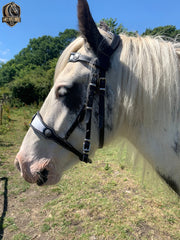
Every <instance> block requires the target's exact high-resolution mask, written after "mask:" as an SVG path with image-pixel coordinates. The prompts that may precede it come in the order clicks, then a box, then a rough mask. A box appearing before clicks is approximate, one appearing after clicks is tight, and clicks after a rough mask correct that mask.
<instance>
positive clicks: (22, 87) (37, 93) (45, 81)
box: [9, 67, 53, 104]
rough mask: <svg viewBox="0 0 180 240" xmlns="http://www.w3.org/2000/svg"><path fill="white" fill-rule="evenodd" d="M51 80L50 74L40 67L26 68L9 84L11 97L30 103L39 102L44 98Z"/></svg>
mask: <svg viewBox="0 0 180 240" xmlns="http://www.w3.org/2000/svg"><path fill="white" fill-rule="evenodd" d="M52 82H53V81H52V74H47V71H45V70H43V69H42V68H41V67H36V68H35V69H34V70H29V71H28V70H27V72H26V74H24V76H22V78H19V77H18V78H16V80H15V81H13V82H12V83H10V84H9V86H10V90H11V92H12V98H16V99H19V100H20V101H21V102H23V103H25V104H31V103H34V102H36V103H39V102H40V101H43V100H44V99H45V98H46V96H47V95H48V93H49V91H50V88H51V84H52Z"/></svg>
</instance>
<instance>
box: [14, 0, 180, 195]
mask: <svg viewBox="0 0 180 240" xmlns="http://www.w3.org/2000/svg"><path fill="white" fill-rule="evenodd" d="M77 9H78V21H79V30H80V33H81V35H80V36H79V37H77V39H75V40H74V41H73V42H72V43H71V44H70V45H69V46H68V47H67V48H66V49H65V50H64V52H63V53H62V55H61V56H60V58H59V60H58V62H57V65H56V69H55V74H54V85H53V87H52V89H51V91H50V92H49V94H48V96H47V98H46V100H45V101H44V103H43V105H42V107H41V109H40V111H39V112H38V113H36V114H35V116H34V117H33V119H32V122H31V127H30V128H29V130H28V131H27V133H26V135H25V137H24V140H23V142H22V145H21V147H20V150H19V152H18V154H17V156H16V159H15V165H16V167H17V168H18V169H19V171H20V172H21V175H22V176H23V177H24V179H25V180H26V181H28V182H29V183H36V184H38V185H39V186H44V185H51V184H56V183H57V182H58V181H59V180H60V179H61V177H62V175H63V172H64V171H66V170H67V169H69V168H70V167H72V166H73V165H75V164H77V163H78V162H80V161H83V162H85V163H87V164H88V163H91V162H92V160H91V159H90V158H92V157H93V156H94V153H95V152H96V150H97V149H98V148H102V147H103V146H104V145H108V144H110V143H112V142H113V141H120V139H127V140H128V141H129V142H130V143H131V144H132V145H133V146H134V147H135V148H136V149H137V150H138V151H139V152H140V153H141V154H142V155H143V157H144V158H145V159H147V161H148V162H149V163H150V164H151V166H152V167H153V168H154V170H155V171H156V172H157V173H158V174H159V176H160V177H161V178H162V179H164V181H165V182H166V183H167V184H168V185H169V186H170V188H171V189H172V190H174V192H176V193H177V195H179V196H180V101H179V100H180V44H179V43H177V42H173V41H165V40H163V38H160V37H156V38H153V37H150V36H146V37H142V36H136V37H132V36H126V35H122V34H120V35H115V34H112V33H110V32H109V31H107V28H106V27H103V25H102V27H101V28H98V27H97V26H96V24H95V22H94V20H93V17H92V15H91V12H90V8H89V5H88V3H87V1H86V0H78V7H77Z"/></svg>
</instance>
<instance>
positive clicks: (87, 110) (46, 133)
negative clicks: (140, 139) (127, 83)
mask: <svg viewBox="0 0 180 240" xmlns="http://www.w3.org/2000/svg"><path fill="white" fill-rule="evenodd" d="M109 35H110V39H111V43H110V44H108V42H107V40H106V39H105V38H103V40H102V41H101V42H100V44H99V47H98V50H97V58H90V57H88V56H85V55H81V54H80V53H78V52H77V53H71V55H70V58H69V62H73V63H76V62H86V63H88V64H91V65H92V66H93V68H92V69H93V70H94V71H92V73H91V79H90V82H89V85H88V90H87V96H86V103H85V104H84V106H83V107H82V109H81V110H80V112H79V114H78V115H77V117H76V119H75V121H74V122H73V124H72V125H71V127H70V128H69V130H68V131H67V132H66V134H65V137H63V138H62V137H60V136H58V134H57V133H56V132H55V130H54V129H52V128H51V127H49V126H48V125H47V124H46V123H45V122H44V121H43V118H42V116H41V115H40V113H39V112H37V113H36V114H35V115H34V117H33V118H32V121H31V124H30V126H31V127H32V129H33V130H34V132H35V133H37V134H40V135H41V136H43V137H44V138H47V139H50V140H53V141H54V142H56V143H57V144H59V145H60V146H62V147H63V148H65V149H67V150H68V151H70V152H72V153H73V154H75V155H76V156H78V158H79V160H80V161H82V162H85V163H92V161H91V159H89V156H88V155H89V152H90V146H91V119H92V110H93V101H94V95H95V94H99V148H102V147H103V145H104V128H105V91H106V77H105V75H106V71H107V70H108V68H109V66H110V57H111V55H112V54H113V52H114V51H115V50H116V49H117V48H118V46H119V44H120V41H121V40H120V37H119V36H118V35H115V34H112V33H109ZM83 120H85V123H86V131H85V139H84V142H83V151H82V152H80V151H79V150H77V149H76V148H74V147H73V146H72V145H71V144H70V143H69V142H68V138H69V137H70V135H71V134H72V132H73V131H74V129H75V128H76V127H77V126H78V124H79V123H81V122H82V121H83Z"/></svg>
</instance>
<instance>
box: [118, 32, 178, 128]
mask: <svg viewBox="0 0 180 240" xmlns="http://www.w3.org/2000/svg"><path fill="white" fill-rule="evenodd" d="M121 38H122V51H121V55H120V62H121V63H120V66H119V67H120V77H119V79H121V81H120V84H119V89H118V94H119V98H120V99H121V104H122V105H123V114H122V115H123V116H124V117H127V116H128V119H129V121H130V122H129V123H130V124H134V125H136V124H147V123H148V124H149V125H152V127H153V126H154V124H158V123H159V124H162V121H163V119H165V120H166V122H167V121H172V119H174V118H176V117H177V114H176V113H178V109H179V105H180V102H179V100H180V61H178V56H180V44H173V43H172V42H166V41H163V40H162V39H153V38H151V37H127V36H124V35H121ZM178 54H179V55H178ZM156 120H157V121H156ZM158 120H160V121H158Z"/></svg>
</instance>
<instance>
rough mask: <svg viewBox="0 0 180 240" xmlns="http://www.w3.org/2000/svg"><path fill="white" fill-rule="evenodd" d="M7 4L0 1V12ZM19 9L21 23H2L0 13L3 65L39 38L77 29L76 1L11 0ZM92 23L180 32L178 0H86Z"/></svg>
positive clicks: (6, 1)
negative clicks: (169, 28)
mask: <svg viewBox="0 0 180 240" xmlns="http://www.w3.org/2000/svg"><path fill="white" fill-rule="evenodd" d="M9 2H10V1H8V0H0V9H2V7H3V6H4V5H6V4H7V3H9ZM14 2H15V3H16V4H18V5H19V6H20V7H21V23H18V24H16V25H15V26H14V27H9V26H8V25H7V24H6V23H2V21H1V19H2V11H1V10H0V61H3V62H7V61H8V60H10V59H12V58H13V57H14V55H15V54H18V53H19V51H20V50H21V49H22V48H25V47H26V46H27V44H28V43H29V39H32V38H38V37H41V36H43V35H50V36H53V37H54V36H57V35H58V33H59V32H63V31H64V30H65V29H67V28H73V29H78V21H77V0H63V1H62V0H24V1H23V0H17V1H16V0H14ZM88 3H89V6H90V10H91V13H92V16H93V18H94V20H95V22H97V23H98V22H99V21H100V20H101V19H102V18H113V19H115V18H116V19H117V22H118V24H120V23H121V24H123V26H124V27H125V28H127V29H128V31H136V30H137V31H138V32H139V34H141V33H143V32H144V31H145V30H146V28H151V29H153V28H154V27H158V26H165V25H175V26H176V28H177V29H180V10H179V9H180V0H127V1H126V0H123V1H122V0H110V1H107V0H88Z"/></svg>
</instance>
